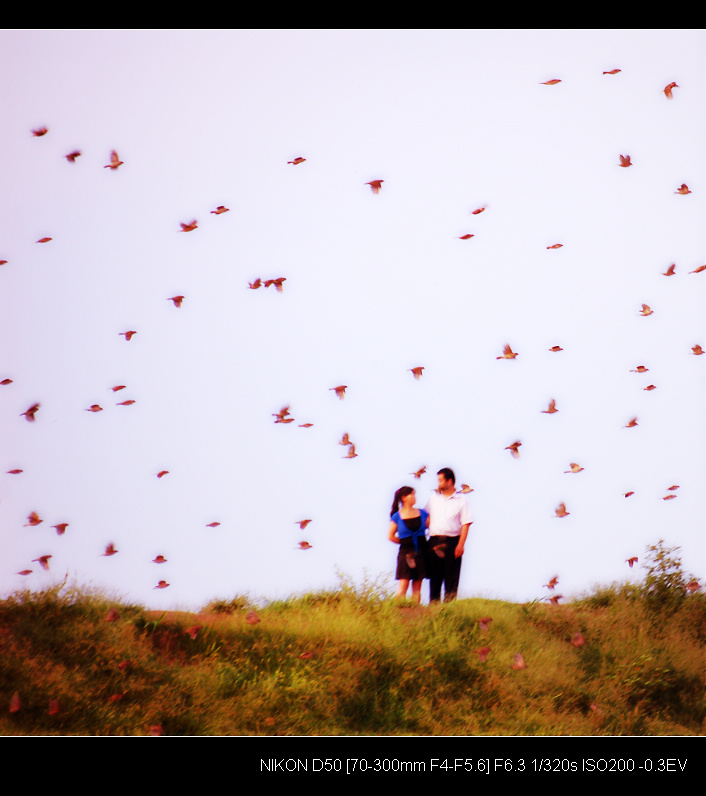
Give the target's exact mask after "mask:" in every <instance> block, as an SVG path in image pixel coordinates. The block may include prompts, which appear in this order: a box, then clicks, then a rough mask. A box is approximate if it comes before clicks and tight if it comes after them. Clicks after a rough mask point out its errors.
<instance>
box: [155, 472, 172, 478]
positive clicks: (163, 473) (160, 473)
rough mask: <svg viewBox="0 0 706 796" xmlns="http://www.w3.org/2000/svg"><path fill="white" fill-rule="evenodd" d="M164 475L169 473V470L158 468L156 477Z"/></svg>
mask: <svg viewBox="0 0 706 796" xmlns="http://www.w3.org/2000/svg"><path fill="white" fill-rule="evenodd" d="M165 475H169V470H160V471H159V472H158V473H157V478H163V477H164V476H165Z"/></svg>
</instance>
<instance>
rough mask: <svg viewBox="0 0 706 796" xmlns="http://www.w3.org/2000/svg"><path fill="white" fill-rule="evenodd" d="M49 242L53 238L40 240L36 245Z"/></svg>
mask: <svg viewBox="0 0 706 796" xmlns="http://www.w3.org/2000/svg"><path fill="white" fill-rule="evenodd" d="M50 240H53V238H40V239H39V240H38V241H37V243H49V241H50Z"/></svg>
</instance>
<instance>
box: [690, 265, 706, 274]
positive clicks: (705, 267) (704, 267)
mask: <svg viewBox="0 0 706 796" xmlns="http://www.w3.org/2000/svg"><path fill="white" fill-rule="evenodd" d="M702 271H706V265H700V266H699V267H698V268H697V269H695V270H694V271H689V273H690V274H700V273H701V272H702Z"/></svg>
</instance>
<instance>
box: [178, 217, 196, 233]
mask: <svg viewBox="0 0 706 796" xmlns="http://www.w3.org/2000/svg"><path fill="white" fill-rule="evenodd" d="M179 223H180V225H181V231H182V232H193V231H194V230H195V229H197V228H198V224H197V223H196V219H194V220H193V221H192V222H191V223H190V224H182V223H181V222H179Z"/></svg>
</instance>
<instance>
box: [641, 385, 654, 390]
mask: <svg viewBox="0 0 706 796" xmlns="http://www.w3.org/2000/svg"><path fill="white" fill-rule="evenodd" d="M642 389H643V390H656V389H657V386H656V385H655V384H648V385H647V387H643V388H642Z"/></svg>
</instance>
